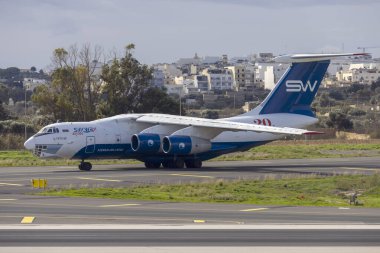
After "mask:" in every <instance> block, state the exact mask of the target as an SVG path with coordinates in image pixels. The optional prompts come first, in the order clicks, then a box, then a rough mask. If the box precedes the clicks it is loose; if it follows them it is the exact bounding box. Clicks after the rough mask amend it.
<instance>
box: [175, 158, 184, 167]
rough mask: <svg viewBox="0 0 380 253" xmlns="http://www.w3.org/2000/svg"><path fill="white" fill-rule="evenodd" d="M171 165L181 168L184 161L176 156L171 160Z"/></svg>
mask: <svg viewBox="0 0 380 253" xmlns="http://www.w3.org/2000/svg"><path fill="white" fill-rule="evenodd" d="M173 165H174V166H173V167H174V168H176V169H183V167H184V166H185V161H184V160H183V159H182V158H177V159H175V160H174V161H173Z"/></svg>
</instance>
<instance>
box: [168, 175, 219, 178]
mask: <svg viewBox="0 0 380 253" xmlns="http://www.w3.org/2000/svg"><path fill="white" fill-rule="evenodd" d="M169 176H180V177H201V178H215V177H212V176H200V175H189V174H169Z"/></svg>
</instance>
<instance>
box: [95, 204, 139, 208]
mask: <svg viewBox="0 0 380 253" xmlns="http://www.w3.org/2000/svg"><path fill="white" fill-rule="evenodd" d="M139 205H140V204H120V205H102V206H99V207H119V206H139Z"/></svg>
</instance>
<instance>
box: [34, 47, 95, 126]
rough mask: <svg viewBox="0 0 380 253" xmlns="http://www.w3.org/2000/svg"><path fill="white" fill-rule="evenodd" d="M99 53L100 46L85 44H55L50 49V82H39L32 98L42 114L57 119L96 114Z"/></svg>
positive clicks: (90, 118) (86, 118) (83, 118)
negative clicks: (66, 45) (65, 47)
mask: <svg viewBox="0 0 380 253" xmlns="http://www.w3.org/2000/svg"><path fill="white" fill-rule="evenodd" d="M100 57H101V49H100V47H94V48H92V47H91V46H90V44H85V45H84V46H83V47H82V48H81V49H80V50H79V49H78V48H77V46H76V45H73V46H71V47H70V48H69V49H68V50H66V49H64V48H57V49H55V50H54V53H53V58H52V61H53V66H54V70H53V73H52V83H51V86H50V87H47V86H40V87H38V88H37V89H36V91H35V93H34V95H33V97H32V100H33V102H35V103H36V104H37V105H38V106H39V107H40V109H41V111H42V112H43V113H44V114H52V115H53V116H54V118H55V119H56V120H57V119H59V120H63V121H88V120H93V119H95V118H96V110H95V109H96V106H97V104H98V99H99V89H100V85H101V84H100V82H99V81H98V79H97V78H96V77H95V74H94V73H95V69H96V68H97V67H98V66H96V64H93V63H94V62H96V63H97V62H98V61H99V59H100Z"/></svg>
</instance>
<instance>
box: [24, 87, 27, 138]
mask: <svg viewBox="0 0 380 253" xmlns="http://www.w3.org/2000/svg"><path fill="white" fill-rule="evenodd" d="M24 91H25V94H24V95H25V97H24V98H25V101H24V114H25V115H24V116H25V120H24V130H25V136H24V138H25V141H26V138H27V137H28V135H27V132H26V86H25V85H24Z"/></svg>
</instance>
